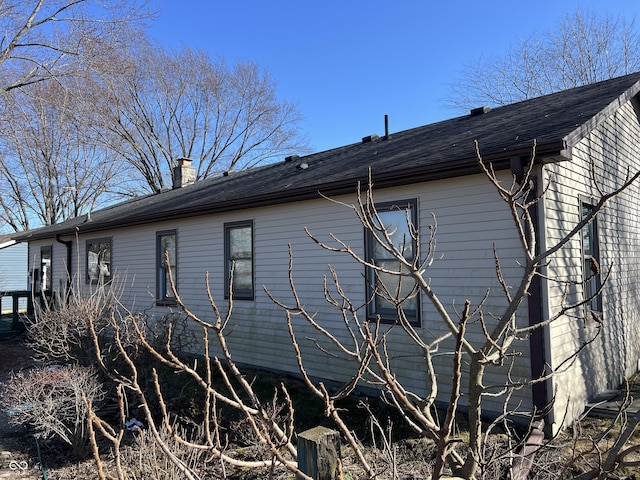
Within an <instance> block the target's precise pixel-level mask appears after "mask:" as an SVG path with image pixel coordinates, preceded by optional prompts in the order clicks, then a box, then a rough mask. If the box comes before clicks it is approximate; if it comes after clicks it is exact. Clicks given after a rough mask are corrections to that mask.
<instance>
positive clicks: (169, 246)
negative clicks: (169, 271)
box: [160, 234, 176, 267]
mask: <svg viewBox="0 0 640 480" xmlns="http://www.w3.org/2000/svg"><path fill="white" fill-rule="evenodd" d="M160 251H161V252H162V258H161V259H160V262H161V265H162V266H163V267H165V266H166V264H165V255H166V254H169V265H170V266H172V267H174V266H175V264H176V236H175V235H173V234H171V235H162V236H161V237H160Z"/></svg>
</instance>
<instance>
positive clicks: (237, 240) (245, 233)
mask: <svg viewBox="0 0 640 480" xmlns="http://www.w3.org/2000/svg"><path fill="white" fill-rule="evenodd" d="M229 242H230V254H231V258H237V257H241V258H247V257H250V256H251V227H240V228H232V229H231V230H230V231H229Z"/></svg>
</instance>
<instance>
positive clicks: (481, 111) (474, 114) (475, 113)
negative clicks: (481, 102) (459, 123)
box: [469, 106, 491, 117]
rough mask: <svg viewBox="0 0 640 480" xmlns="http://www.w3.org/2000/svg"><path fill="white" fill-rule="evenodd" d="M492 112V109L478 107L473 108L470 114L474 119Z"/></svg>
mask: <svg viewBox="0 0 640 480" xmlns="http://www.w3.org/2000/svg"><path fill="white" fill-rule="evenodd" d="M490 111H491V107H487V106H484V107H478V108H473V109H471V111H470V112H469V114H470V115H471V116H472V117H477V116H479V115H484V114H485V113H489V112H490Z"/></svg>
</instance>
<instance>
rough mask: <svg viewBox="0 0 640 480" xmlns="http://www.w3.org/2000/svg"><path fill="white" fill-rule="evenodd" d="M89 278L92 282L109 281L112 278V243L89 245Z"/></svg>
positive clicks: (104, 242) (102, 242)
mask: <svg viewBox="0 0 640 480" xmlns="http://www.w3.org/2000/svg"><path fill="white" fill-rule="evenodd" d="M87 276H88V278H89V280H90V281H98V280H109V279H110V276H111V242H109V241H106V240H102V241H94V242H88V243H87Z"/></svg>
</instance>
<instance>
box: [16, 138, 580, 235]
mask: <svg viewBox="0 0 640 480" xmlns="http://www.w3.org/2000/svg"><path fill="white" fill-rule="evenodd" d="M565 148H566V145H565V143H564V142H561V141H556V142H550V143H546V144H541V145H536V147H535V160H536V162H539V163H547V162H550V161H554V162H555V161H562V160H568V158H566V157H564V156H563V152H564V151H565ZM533 153H534V148H533V144H532V145H531V146H527V147H519V148H515V149H508V150H503V151H501V152H495V153H489V154H486V155H484V154H482V149H480V155H481V157H482V159H483V161H484V162H487V163H491V164H492V165H493V168H494V169H495V170H506V169H509V168H510V164H511V163H510V162H511V159H512V158H513V157H529V158H530V157H531V155H532V154H533ZM481 172H482V170H481V169H480V166H479V164H478V162H477V158H475V157H472V158H461V159H457V160H455V161H452V162H448V163H446V164H444V165H440V164H436V165H433V164H431V165H423V166H420V167H415V168H411V169H402V170H399V169H396V170H393V171H385V172H382V173H379V174H378V173H377V172H376V171H372V172H371V175H372V180H373V183H374V187H375V188H391V187H398V186H402V185H409V184H415V183H420V182H427V181H434V180H443V179H446V178H454V177H462V176H466V175H473V174H478V173H481ZM358 182H360V184H361V188H364V186H366V184H367V182H368V177H367V173H366V172H363V174H362V176H361V177H360V178H355V177H351V178H347V179H345V180H342V181H340V182H332V183H327V184H323V185H313V186H306V187H301V188H298V189H291V190H287V191H286V192H284V193H283V192H273V193H269V194H265V195H260V196H255V197H253V198H250V199H247V198H246V197H245V198H242V199H237V200H230V201H227V202H222V203H217V204H208V205H201V206H198V207H196V208H188V209H187V208H185V209H177V210H174V211H164V212H162V213H157V214H151V215H138V216H135V217H131V218H129V219H127V221H126V222H122V221H118V220H114V221H110V222H95V223H86V224H82V225H71V226H69V227H68V228H66V229H65V228H61V229H60V230H58V231H55V232H51V231H49V232H43V233H41V234H38V233H37V232H30V233H28V234H25V235H20V236H17V237H15V238H16V240H17V241H30V240H39V239H45V238H51V237H52V236H55V235H76V234H85V233H91V232H98V231H102V230H108V229H115V228H124V227H131V226H134V225H141V224H147V223H153V222H157V221H163V220H175V219H178V218H185V217H194V216H200V215H208V214H215V213H222V212H229V211H233V210H246V209H249V208H256V207H265V206H269V205H280V204H284V203H294V202H299V201H304V200H313V199H317V198H321V197H323V196H324V197H330V196H336V195H346V194H350V193H355V191H356V188H357V184H358Z"/></svg>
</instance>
